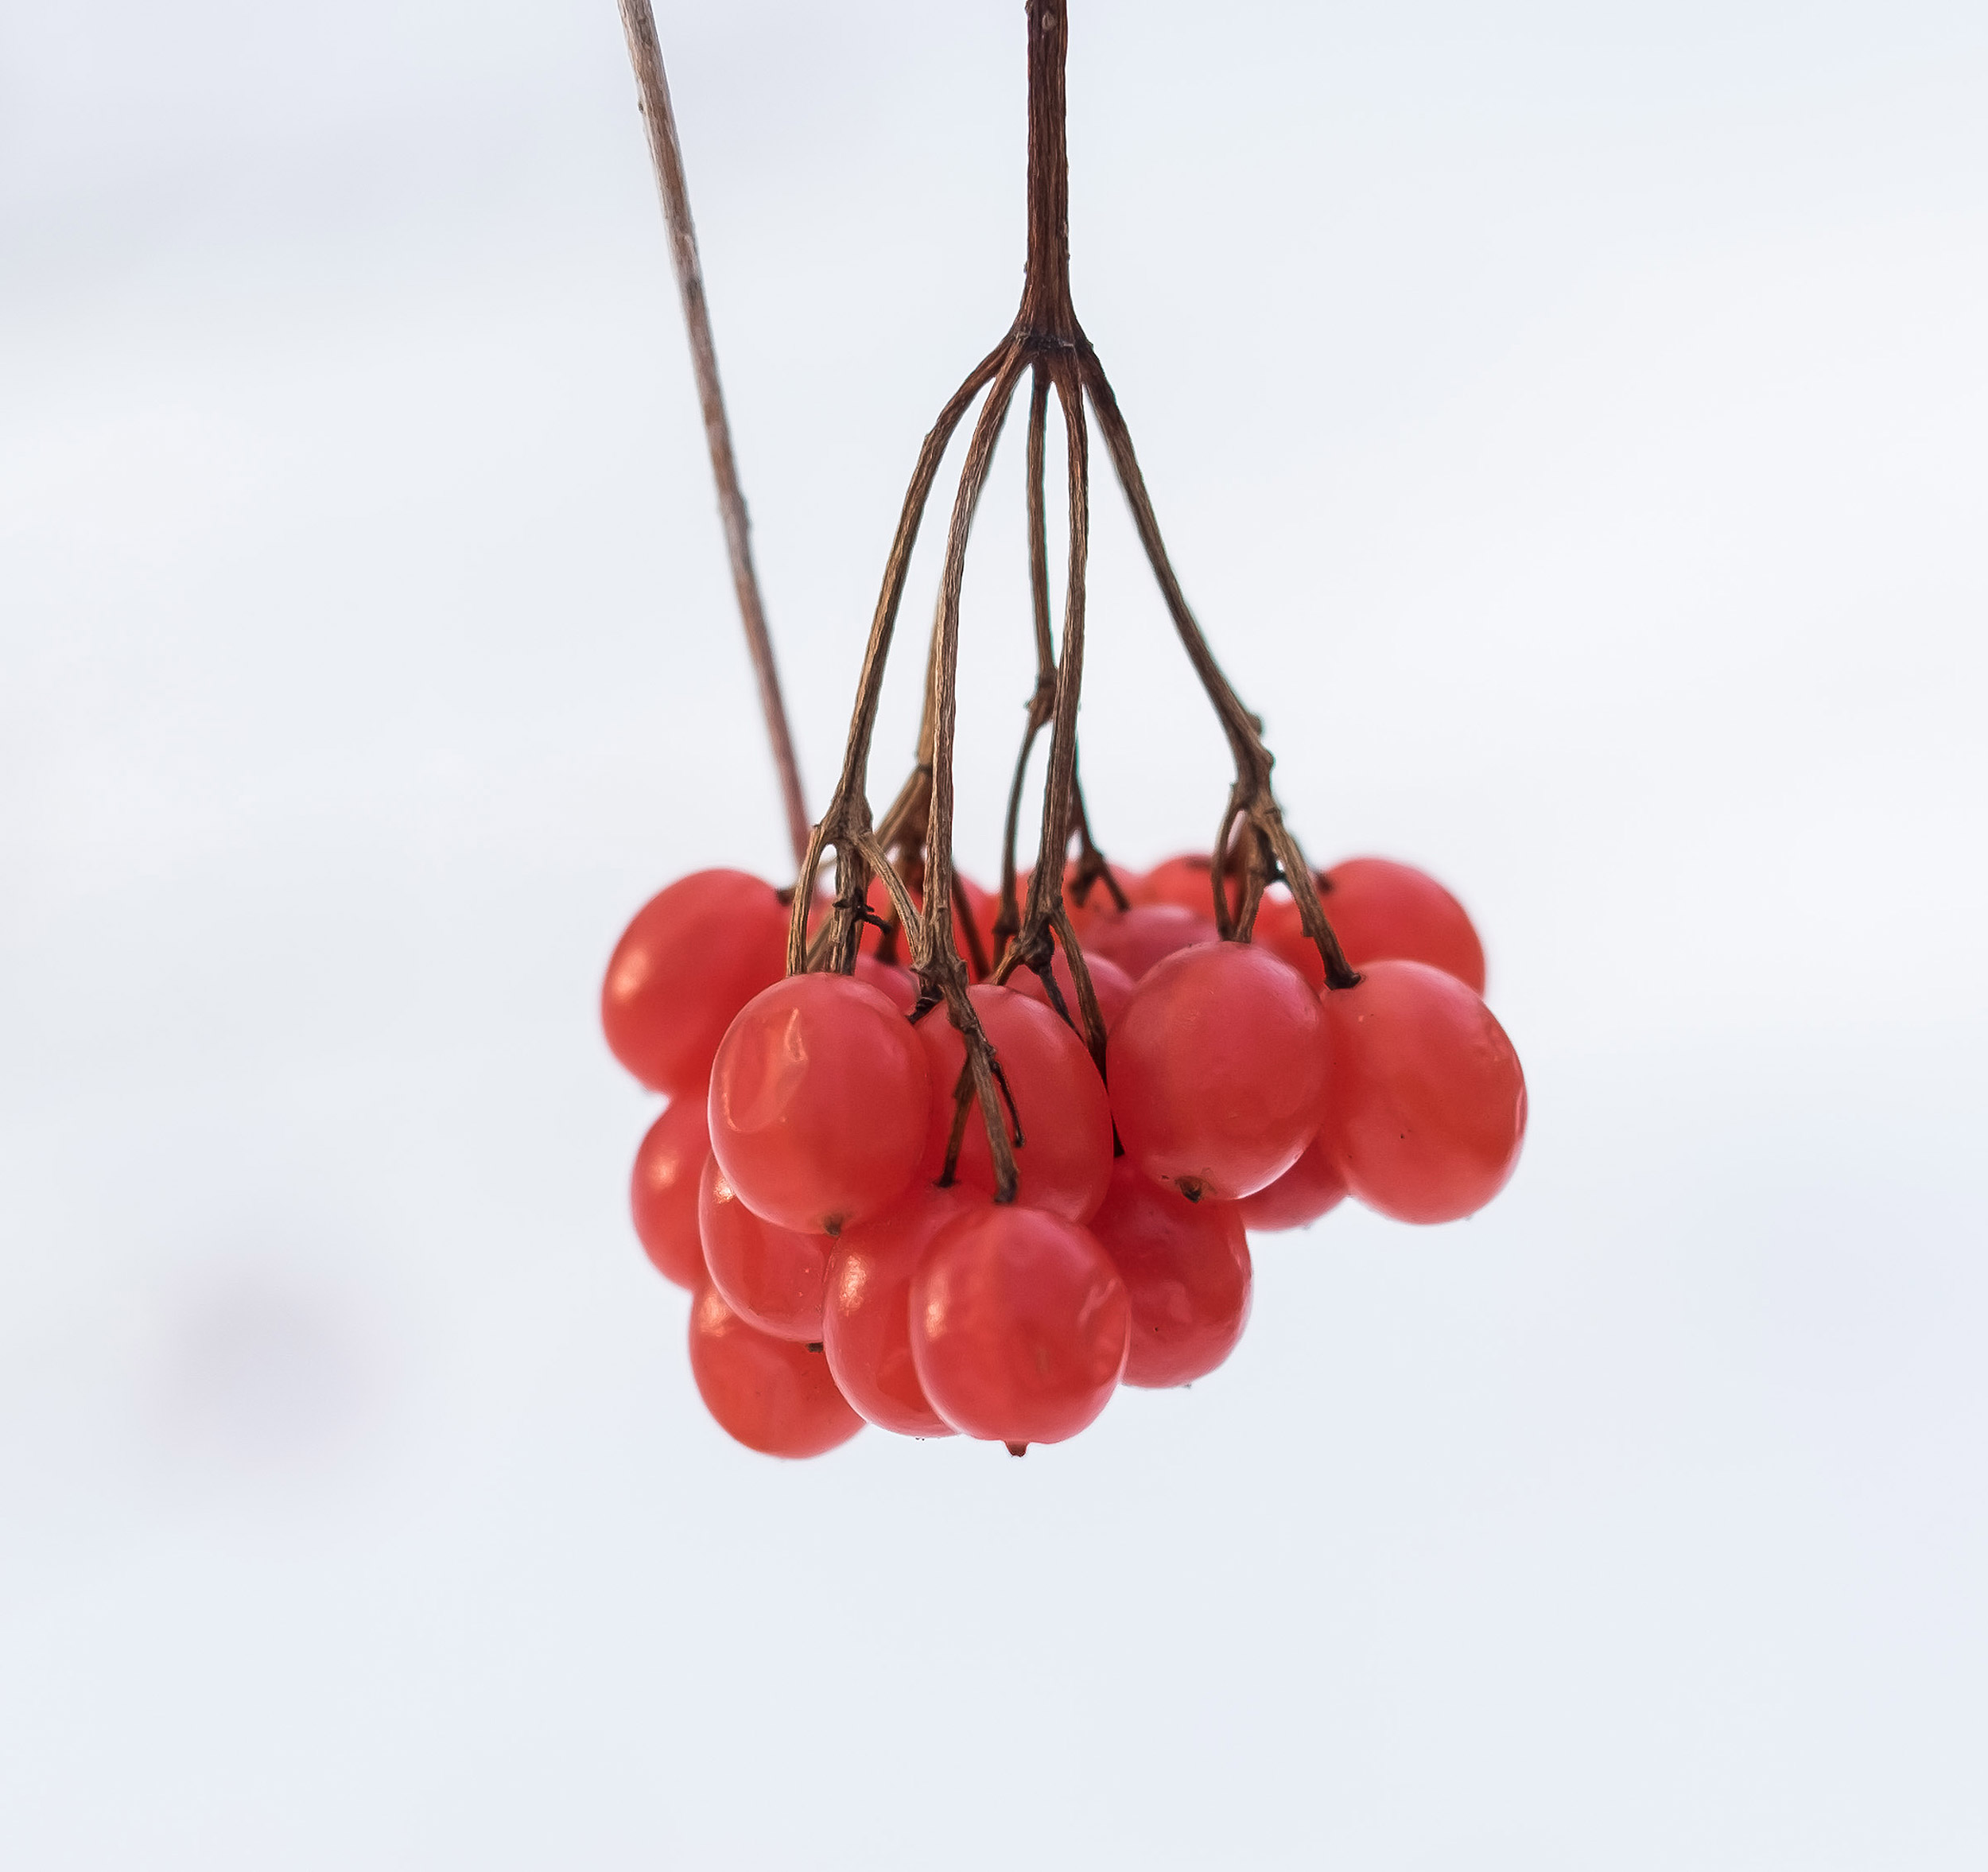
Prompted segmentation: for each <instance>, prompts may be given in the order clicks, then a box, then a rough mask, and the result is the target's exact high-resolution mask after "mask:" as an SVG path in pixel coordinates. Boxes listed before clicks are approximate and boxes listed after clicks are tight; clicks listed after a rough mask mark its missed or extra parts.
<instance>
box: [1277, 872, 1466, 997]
mask: <svg viewBox="0 0 1988 1872" xmlns="http://www.w3.org/2000/svg"><path fill="white" fill-rule="evenodd" d="M1319 888H1320V895H1319V902H1320V903H1322V905H1323V907H1324V909H1325V912H1326V922H1329V923H1330V924H1331V925H1332V933H1333V934H1334V935H1335V936H1337V937H1338V938H1339V946H1340V947H1341V948H1342V949H1343V950H1345V952H1346V960H1347V961H1349V962H1350V963H1352V964H1353V966H1354V967H1355V968H1356V969H1364V968H1365V967H1366V965H1368V963H1369V962H1380V961H1408V962H1427V964H1428V965H1429V966H1430V967H1431V968H1432V969H1442V970H1444V971H1445V972H1446V973H1449V974H1451V975H1454V976H1455V977H1456V978H1457V979H1458V981H1461V982H1462V983H1464V984H1465V985H1466V986H1467V987H1469V988H1471V989H1472V990H1473V991H1474V992H1476V993H1477V994H1482V993H1483V992H1484V945H1483V944H1482V943H1481V942H1479V941H1478V940H1477V930H1475V929H1474V927H1473V926H1472V925H1471V922H1470V918H1469V916H1468V915H1466V914H1465V911H1464V907H1463V906H1462V904H1461V903H1458V901H1457V900H1456V899H1455V898H1454V897H1452V896H1451V895H1450V893H1449V892H1448V891H1446V890H1445V889H1443V887H1442V885H1440V884H1438V883H1437V882H1436V880H1435V879H1434V878H1432V877H1431V876H1430V875H1429V874H1428V872H1426V871H1418V870H1416V869H1415V867H1414V866H1413V865H1412V864H1396V863H1395V861H1394V860H1392V859H1391V858H1347V859H1345V860H1342V862H1340V863H1339V864H1335V865H1334V866H1333V868H1332V869H1331V870H1330V871H1328V872H1325V873H1324V875H1323V876H1322V877H1321V878H1320V880H1319ZM1256 928H1257V934H1258V935H1259V936H1260V938H1261V940H1262V941H1263V942H1265V943H1267V944H1268V946H1270V947H1271V948H1272V949H1274V950H1276V952H1277V953H1278V954H1279V955H1280V956H1282V957H1283V958H1284V960H1285V961H1287V962H1288V963H1290V964H1291V966H1292V967H1293V968H1294V969H1297V970H1299V973H1302V974H1303V977H1304V978H1305V979H1306V981H1309V982H1310V984H1311V985H1312V986H1313V987H1314V988H1316V987H1318V985H1320V984H1321V983H1322V981H1324V980H1325V965H1324V964H1323V963H1322V961H1320V960H1319V957H1318V945H1317V944H1316V943H1314V942H1312V941H1311V940H1310V938H1308V937H1307V935H1306V934H1305V933H1304V926H1303V922H1302V921H1301V919H1299V915H1298V906H1297V905H1296V904H1295V903H1294V902H1292V901H1291V899H1290V898H1288V897H1279V898H1278V899H1275V900H1274V901H1272V902H1267V903H1265V904H1264V907H1263V908H1262V910H1261V911H1260V912H1259V913H1258V915H1257V919H1256Z"/></svg>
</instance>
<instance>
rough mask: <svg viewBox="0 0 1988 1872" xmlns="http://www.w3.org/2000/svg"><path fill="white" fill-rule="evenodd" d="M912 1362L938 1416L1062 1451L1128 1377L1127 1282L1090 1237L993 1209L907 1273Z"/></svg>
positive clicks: (1050, 1220) (1042, 1214)
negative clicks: (1064, 1443)
mask: <svg viewBox="0 0 1988 1872" xmlns="http://www.w3.org/2000/svg"><path fill="white" fill-rule="evenodd" d="M910 1318H911V1357H912V1360H913V1361H914V1364H915V1365H917V1367H918V1382H919V1383H920V1384H922V1385H923V1386H924V1387H925V1395H926V1396H927V1397H928V1398H930V1400H931V1402H932V1406H933V1408H934V1409H935V1410H936V1411H937V1412H938V1413H939V1415H940V1416H942V1417H943V1418H944V1419H945V1420H946V1422H947V1423H950V1424H951V1425H952V1426H953V1428H954V1429H955V1430H957V1431H961V1433H962V1434H963V1435H967V1436H974V1437H981V1438H984V1439H988V1440H989V1441H991V1442H994V1443H1009V1444H1021V1445H1026V1444H1028V1443H1061V1442H1062V1441H1063V1440H1064V1439H1065V1438H1066V1437H1072V1436H1074V1435H1076V1434H1077V1431H1080V1430H1081V1429H1082V1428H1083V1427H1085V1425H1086V1424H1087V1423H1090V1422H1091V1420H1093V1418H1095V1417H1096V1416H1097V1413H1098V1412H1100V1411H1101V1410H1102V1409H1104V1408H1105V1404H1106V1403H1107V1402H1108V1401H1109V1399H1110V1397H1111V1394H1112V1391H1113V1390H1114V1389H1115V1388H1116V1386H1117V1384H1118V1380H1119V1375H1120V1373H1122V1372H1123V1371H1124V1369H1125V1354H1126V1350H1127V1344H1128V1327H1129V1325H1130V1319H1131V1306H1130V1303H1129V1302H1128V1299H1127V1298H1126V1294H1125V1284H1124V1281H1122V1280H1120V1279H1119V1277H1118V1272H1117V1270H1116V1268H1113V1267H1112V1263H1111V1257H1110V1256H1109V1255H1107V1254H1106V1253H1105V1251H1104V1249H1101V1248H1100V1247H1099V1246H1098V1245H1097V1241H1096V1239H1095V1238H1094V1237H1093V1236H1092V1234H1091V1233H1090V1231H1089V1229H1082V1228H1080V1227H1078V1226H1077V1224H1076V1223H1074V1222H1068V1221H1064V1220H1063V1218H1062V1217H1061V1216H1057V1215H1051V1214H1049V1213H1048V1211H1046V1210H1040V1209H1023V1208H1021V1207H1019V1206H1013V1205H1004V1204H999V1203H995V1204H989V1205H988V1206H986V1207H984V1208H980V1209H977V1210H975V1211H974V1212H973V1214H969V1215H966V1216H963V1217H961V1218H960V1219H959V1220H958V1221H955V1222H953V1223H951V1224H949V1225H948V1226H947V1227H945V1229H942V1230H941V1231H940V1233H939V1234H938V1237H937V1238H936V1239H935V1240H934V1241H933V1243H932V1245H931V1246H930V1248H928V1249H926V1252H925V1255H924V1257H923V1259H922V1260H920V1261H919V1263H918V1270H917V1272H915V1273H914V1275H913V1276H912V1277H911V1315H910Z"/></svg>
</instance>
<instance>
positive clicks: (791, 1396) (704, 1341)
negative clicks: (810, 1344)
mask: <svg viewBox="0 0 1988 1872" xmlns="http://www.w3.org/2000/svg"><path fill="white" fill-rule="evenodd" d="M690 1372H691V1376H692V1377H694V1378H695V1379H696V1380H697V1392H698V1395H699V1396H701V1397H702V1398H703V1400H704V1402H705V1408H706V1409H707V1410H708V1411H709V1412H710V1413H711V1414H712V1416H714V1417H715V1418H716V1419H717V1420H718V1423H719V1427H720V1428H721V1429H723V1430H724V1431H725V1432H726V1434H727V1435H730V1436H732V1437H736V1439H738V1440H739V1441H740V1443H744V1445H745V1446H746V1447H747V1449H751V1450H759V1451H762V1452H763V1453H764V1454H767V1455H769V1456H819V1455H821V1454H824V1453H825V1452H826V1451H829V1450H832V1449H833V1448H834V1447H836V1445H837V1443H847V1442H848V1440H849V1439H850V1438H851V1437H852V1436H854V1435H856V1432H857V1431H859V1430H860V1429H861V1428H862V1427H863V1420H862V1419H861V1418H860V1417H859V1416H857V1415H856V1412H854V1411H852V1410H851V1409H850V1408H849V1407H848V1404H846V1403H845V1401H844V1400H843V1397H842V1394H841V1392H839V1391H837V1389H836V1388H835V1381H834V1379H833V1378H832V1377H829V1361H828V1360H827V1359H826V1358H825V1357H823V1356H822V1355H821V1354H820V1353H819V1352H810V1350H808V1349H807V1347H806V1346H803V1345H802V1344H801V1343H800V1342H798V1340H794V1339H776V1338H773V1337H772V1336H771V1334H767V1333H763V1332H761V1331H760V1330H759V1329H758V1328H757V1327H756V1326H748V1325H747V1323H746V1322H744V1320H743V1319H740V1317H739V1316H738V1315H737V1314H736V1313H734V1312H733V1311H732V1309H731V1308H730V1307H728V1306H727V1305H726V1304H725V1303H724V1297H723V1296H722V1295H720V1293H719V1291H718V1290H717V1289H716V1287H711V1286H709V1285H706V1286H705V1287H701V1288H700V1289H699V1290H698V1292H697V1299H696V1301H695V1303H693V1305H692V1307H691V1309H690Z"/></svg>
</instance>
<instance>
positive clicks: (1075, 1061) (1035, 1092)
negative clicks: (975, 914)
mask: <svg viewBox="0 0 1988 1872" xmlns="http://www.w3.org/2000/svg"><path fill="white" fill-rule="evenodd" d="M967 993H968V996H969V999H970V1000H972V1002H973V1012H975V1013H976V1014H977V1015H978V1016H980V1026H981V1028H982V1030H983V1031H984V1032H985V1034H986V1035H987V1037H988V1041H989V1042H990V1043H991V1044H992V1047H993V1048H994V1053H995V1057H996V1059H997V1060H998V1061H999V1062H1000V1068H1001V1071H1002V1074H1004V1077H1005V1078H1006V1079H1007V1081H1008V1092H1009V1093H1010V1094H1011V1097H1013V1099H1014V1101H1015V1105H1014V1113H1015V1117H1016V1118H1017V1119H1019V1121H1020V1125H1021V1132H1022V1143H1021V1145H1020V1147H1019V1148H1018V1149H1017V1150H1016V1151H1015V1169H1016V1171H1017V1172H1018V1173H1019V1178H1020V1182H1019V1186H1018V1187H1017V1190H1016V1193H1015V1194H1016V1200H1017V1201H1019V1202H1025V1203H1027V1205H1028V1206H1030V1207H1031V1209H1049V1210H1054V1211H1055V1212H1056V1214H1058V1215H1060V1216H1064V1217H1067V1218H1069V1220H1070V1221H1074V1222H1081V1221H1084V1220H1085V1218H1088V1217H1089V1214H1091V1212H1092V1211H1093V1210H1094V1209H1096V1208H1097V1206H1098V1204H1099V1203H1101V1202H1103V1201H1104V1200H1105V1184H1106V1183H1107V1182H1109V1179H1110V1177H1111V1172H1112V1112H1111V1102H1110V1101H1109V1099H1108V1098H1106V1097H1105V1086H1104V1082H1102V1081H1101V1079H1099V1078H1098V1076H1097V1067H1096V1066H1094V1065H1093V1064H1092V1062H1091V1056H1090V1054H1089V1051H1086V1049H1085V1045H1084V1043H1083V1042H1082V1041H1081V1040H1080V1039H1077V1035H1075V1034H1074V1033H1073V1032H1072V1031H1070V1028H1069V1027H1066V1025H1065V1024H1064V1023H1063V1022H1062V1021H1061V1020H1058V1018H1057V1016H1056V1015H1055V1014H1054V1012H1052V1011H1051V1010H1050V1008H1048V1007H1046V1005H1045V1004H1043V1003H1042V1002H1040V1001H1032V1000H1029V999H1028V997H1027V996H1025V995H1019V994H1017V993H1015V992H1014V991H1013V990H1012V989H1011V988H995V987H992V986H989V985H983V986H981V987H979V988H969V990H968V991H967ZM915 1031H916V1032H917V1034H918V1037H919V1039H921V1040H922V1042H923V1043H924V1047H925V1057H926V1062H927V1066H928V1069H929V1070H928V1072H927V1075H926V1083H927V1085H928V1086H929V1087H930V1091H929V1093H928V1095H927V1096H928V1097H929V1099H930V1113H931V1117H930V1128H928V1130H927V1131H926V1138H925V1153H924V1155H923V1156H922V1158H921V1159H920V1160H919V1163H918V1173H919V1175H921V1176H922V1177H923V1178H924V1179H926V1181H928V1182H930V1181H936V1180H937V1179H938V1177H939V1176H940V1175H942V1174H943V1172H944V1171H945V1148H946V1144H947V1143H948V1141H949V1140H950V1138H951V1136H952V1132H953V1110H954V1106H955V1102H956V1101H955V1088H956V1087H957V1086H958V1084H959V1078H960V1068H961V1066H962V1065H964V1064H965V1059H966V1047H965V1043H964V1042H962V1041H961V1039H960V1036H959V1032H958V1030H957V1028H955V1027H953V1023H952V1022H951V1021H949V1020H947V1019H946V1017H945V1010H944V1009H943V1008H935V1009H934V1011H933V1012H932V1013H930V1015H928V1016H926V1018H925V1019H924V1020H922V1021H920V1022H919V1023H918V1027H917V1028H916V1030H915ZM1000 1106H1001V1116H1002V1118H1003V1120H1004V1121H1005V1120H1007V1119H1008V1101H1007V1100H1005V1099H1003V1100H1001V1101H1000ZM1009 1136H1010V1137H1011V1138H1012V1136H1013V1133H1012V1132H1010V1133H1009ZM955 1175H956V1179H957V1181H958V1182H960V1183H964V1184H965V1185H966V1186H967V1187H969V1189H975V1190H982V1191H984V1192H985V1193H987V1194H992V1192H993V1189H994V1157H993V1153H992V1151H990V1150H989V1149H988V1142H987V1126H986V1124H985V1122H984V1120H983V1119H982V1117H981V1116H980V1105H979V1103H978V1101H975V1103H974V1104H973V1106H972V1108H971V1109H969V1112H968V1113H967V1118H966V1130H965V1133H964V1134H963V1136H962V1137H961V1144H960V1155H959V1165H958V1168H957V1171H956V1173H955Z"/></svg>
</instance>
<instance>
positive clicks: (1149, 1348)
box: [1090, 1157, 1250, 1388]
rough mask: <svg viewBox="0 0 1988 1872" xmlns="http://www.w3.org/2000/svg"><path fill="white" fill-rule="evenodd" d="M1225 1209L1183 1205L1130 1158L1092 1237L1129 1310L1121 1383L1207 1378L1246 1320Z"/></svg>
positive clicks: (1242, 1267)
mask: <svg viewBox="0 0 1988 1872" xmlns="http://www.w3.org/2000/svg"><path fill="white" fill-rule="evenodd" d="M1237 1207H1238V1206H1237V1204H1235V1203H1233V1202H1189V1201H1188V1200H1187V1198H1186V1197H1185V1196H1183V1195H1182V1194H1180V1193H1179V1191H1178V1190H1175V1189H1171V1188H1170V1187H1168V1186H1167V1185H1166V1184H1165V1183H1155V1182H1154V1181H1153V1179H1151V1177H1149V1176H1147V1175H1146V1174H1145V1172H1144V1171H1141V1170H1140V1168H1139V1167H1137V1166H1136V1164H1134V1163H1133V1162H1132V1159H1130V1158H1129V1157H1120V1159H1118V1160H1117V1162H1116V1163H1114V1164H1113V1165H1112V1187H1111V1190H1110V1193H1109V1194H1108V1195H1107V1196H1106V1197H1105V1202H1104V1206H1103V1207H1102V1208H1101V1209H1100V1210H1098V1212H1097V1214H1096V1215H1094V1216H1093V1218H1091V1221H1090V1230H1091V1233H1093V1235H1095V1236H1096V1237H1097V1243H1098V1245H1099V1246H1100V1247H1101V1248H1102V1249H1104V1251H1105V1253H1106V1254H1108V1255H1109V1256H1111V1258H1112V1265H1113V1266H1114V1267H1116V1268H1117V1269H1118V1272H1119V1278H1120V1280H1123V1281H1124V1283H1125V1291H1126V1293H1127V1295H1128V1296H1129V1298H1130V1300H1131V1303H1132V1350H1131V1353H1130V1354H1129V1356H1128V1357H1127V1359H1126V1361H1125V1382H1126V1383H1127V1384H1128V1385H1146V1386H1149V1387H1153V1388H1158V1387H1159V1386H1162V1385H1186V1384H1189V1383H1191V1382H1192V1381H1194V1379H1196V1378H1199V1377H1204V1376H1206V1374H1207V1373H1209V1372H1212V1371H1213V1369H1215V1367H1216V1366H1217V1365H1220V1364H1221V1361H1223V1360H1224V1359H1225V1358H1226V1357H1228V1356H1229V1354H1230V1353H1231V1352H1233V1351H1234V1350H1235V1349H1236V1343H1237V1341H1238V1340H1239V1339H1241V1337H1242V1333H1243V1327H1244V1326H1245V1325H1246V1324H1247V1323H1248V1319H1249V1291H1250V1272H1249V1244H1248V1241H1245V1240H1244V1236H1243V1222H1242V1218H1241V1216H1240V1215H1239V1214H1237Z"/></svg>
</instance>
